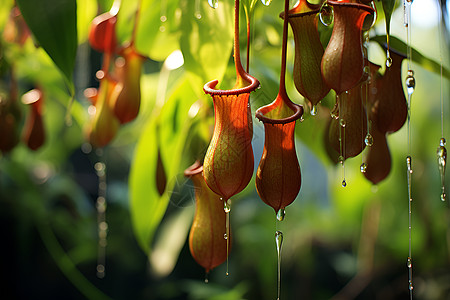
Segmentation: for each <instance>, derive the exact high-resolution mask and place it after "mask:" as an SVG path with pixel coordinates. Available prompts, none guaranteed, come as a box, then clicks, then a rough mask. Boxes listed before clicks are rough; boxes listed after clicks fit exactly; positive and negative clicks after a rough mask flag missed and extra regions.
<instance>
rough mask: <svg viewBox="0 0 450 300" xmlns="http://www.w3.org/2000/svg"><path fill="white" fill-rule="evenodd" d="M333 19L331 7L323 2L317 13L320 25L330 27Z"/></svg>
mask: <svg viewBox="0 0 450 300" xmlns="http://www.w3.org/2000/svg"><path fill="white" fill-rule="evenodd" d="M333 18H334V15H333V7H332V6H330V5H329V4H328V2H327V1H325V2H324V3H323V4H322V7H321V8H320V12H319V19H320V22H322V24H323V25H325V26H330V25H331V24H332V23H333Z"/></svg>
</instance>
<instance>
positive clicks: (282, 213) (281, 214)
mask: <svg viewBox="0 0 450 300" xmlns="http://www.w3.org/2000/svg"><path fill="white" fill-rule="evenodd" d="M285 215H286V211H285V209H284V208H280V209H279V210H278V212H277V220H278V221H280V222H281V221H283V220H284V216H285Z"/></svg>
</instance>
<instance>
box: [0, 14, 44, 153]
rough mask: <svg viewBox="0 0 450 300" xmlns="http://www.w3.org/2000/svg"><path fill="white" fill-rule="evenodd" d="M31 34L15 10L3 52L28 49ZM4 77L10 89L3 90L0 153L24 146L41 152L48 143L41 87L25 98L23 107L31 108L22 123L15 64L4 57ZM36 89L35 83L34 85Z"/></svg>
mask: <svg viewBox="0 0 450 300" xmlns="http://www.w3.org/2000/svg"><path fill="white" fill-rule="evenodd" d="M29 37H30V31H29V29H28V26H27V24H26V23H25V21H24V19H23V17H22V14H21V12H20V10H19V8H18V7H17V6H14V7H13V8H12V9H11V12H10V14H9V18H8V21H7V22H6V25H5V29H4V31H3V33H2V38H3V40H4V42H5V43H4V44H3V45H2V48H3V49H2V52H3V51H4V48H7V47H10V46H11V47H17V46H18V47H24V45H25V43H26V42H27V41H29V40H31V39H29ZM1 59H2V60H3V68H2V69H3V70H2V72H1V73H2V74H0V75H1V76H4V78H6V80H7V82H8V86H7V87H2V88H1V89H0V132H1V134H0V151H1V152H2V153H8V152H10V151H11V150H13V149H14V148H15V147H16V146H17V144H18V143H19V142H20V140H22V142H23V143H24V144H25V145H26V146H27V147H28V148H29V149H31V150H38V149H39V148H40V147H41V146H42V145H43V144H44V143H45V140H46V134H45V125H44V119H43V112H44V98H45V97H44V92H43V89H42V88H41V87H35V88H33V89H31V90H29V91H28V92H26V93H24V94H23V95H22V96H21V102H22V104H25V105H26V106H28V107H29V108H28V109H27V110H28V113H27V115H26V117H25V121H24V122H23V120H22V108H21V104H20V103H19V101H18V98H19V89H18V84H17V81H18V80H17V78H16V75H15V63H14V61H7V60H8V58H7V57H5V56H3V55H2V58H1ZM31 85H32V86H34V85H35V84H34V83H31Z"/></svg>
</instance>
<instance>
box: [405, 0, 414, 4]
mask: <svg viewBox="0 0 450 300" xmlns="http://www.w3.org/2000/svg"><path fill="white" fill-rule="evenodd" d="M406 2H407V3H409V4H412V3H413V2H414V0H406Z"/></svg>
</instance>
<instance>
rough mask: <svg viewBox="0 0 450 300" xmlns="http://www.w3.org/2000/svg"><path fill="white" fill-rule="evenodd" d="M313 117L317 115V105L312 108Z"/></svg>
mask: <svg viewBox="0 0 450 300" xmlns="http://www.w3.org/2000/svg"><path fill="white" fill-rule="evenodd" d="M311 115H312V116H315V115H317V106H316V105H313V107H312V108H311Z"/></svg>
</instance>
